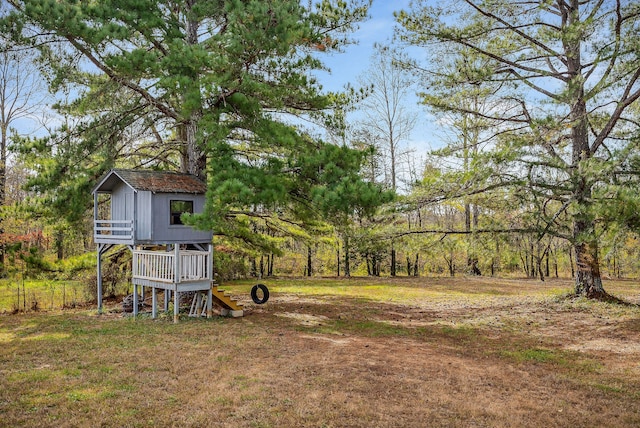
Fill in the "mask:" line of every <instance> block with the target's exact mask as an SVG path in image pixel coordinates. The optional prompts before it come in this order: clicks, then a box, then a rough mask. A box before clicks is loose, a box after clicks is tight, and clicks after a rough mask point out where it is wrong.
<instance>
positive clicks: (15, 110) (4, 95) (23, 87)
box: [0, 44, 46, 269]
mask: <svg viewBox="0 0 640 428" xmlns="http://www.w3.org/2000/svg"><path fill="white" fill-rule="evenodd" d="M45 93H46V91H45V88H44V87H43V84H42V79H41V76H40V72H39V71H38V69H37V68H36V66H35V64H34V62H33V57H32V56H31V53H30V51H29V50H27V49H24V48H13V49H11V47H10V46H7V45H6V44H5V48H4V49H3V50H1V51H0V207H3V206H4V205H5V204H6V199H7V167H8V147H9V139H10V134H11V132H12V127H13V126H17V125H18V124H19V123H20V122H22V124H23V126H28V125H24V124H25V122H24V121H25V120H26V119H28V118H29V117H32V116H33V115H34V114H35V113H36V111H37V110H38V109H40V108H41V107H42V103H43V100H44V95H43V94H45ZM16 132H17V131H16ZM2 222H3V218H2V216H0V234H2V233H3V232H4V227H3V225H2ZM4 261H5V254H4V245H3V244H0V269H4Z"/></svg>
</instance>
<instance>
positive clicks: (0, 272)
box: [0, 117, 8, 278]
mask: <svg viewBox="0 0 640 428" xmlns="http://www.w3.org/2000/svg"><path fill="white" fill-rule="evenodd" d="M0 128H1V129H0V132H1V135H0V208H4V205H5V203H6V200H7V196H6V195H7V193H6V190H7V142H8V140H7V138H8V136H7V131H8V125H7V124H5V120H4V117H3V118H2V126H0ZM2 235H4V216H3V215H2V214H0V278H1V277H4V276H5V273H6V269H5V266H4V264H5V258H6V257H5V245H4V239H2V238H3V236H2Z"/></svg>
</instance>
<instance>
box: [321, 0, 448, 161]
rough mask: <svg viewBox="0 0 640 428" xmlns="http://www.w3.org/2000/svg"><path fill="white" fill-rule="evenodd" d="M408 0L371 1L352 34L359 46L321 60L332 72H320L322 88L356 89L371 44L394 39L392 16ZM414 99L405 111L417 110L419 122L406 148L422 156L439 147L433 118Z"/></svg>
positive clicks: (368, 56) (336, 89) (369, 57)
mask: <svg viewBox="0 0 640 428" xmlns="http://www.w3.org/2000/svg"><path fill="white" fill-rule="evenodd" d="M409 3H410V0H373V4H372V7H371V9H370V12H369V15H370V18H369V19H368V20H366V21H365V22H362V23H361V24H360V28H359V30H358V31H356V32H355V33H354V34H353V35H352V39H354V40H356V41H357V42H358V43H357V44H355V45H351V46H348V47H347V48H346V50H345V52H343V53H336V54H329V55H326V56H323V57H321V59H322V60H323V61H324V63H325V64H326V65H327V66H328V67H329V68H330V69H331V73H321V74H319V75H318V79H319V81H320V83H321V84H322V86H323V88H324V89H326V90H329V91H340V90H341V89H343V88H344V87H345V85H347V84H351V85H352V86H354V87H356V88H357V87H358V77H360V76H362V75H363V74H365V73H366V72H367V69H368V68H369V65H370V63H371V55H372V54H373V51H374V45H375V44H376V43H378V44H389V43H391V41H392V38H393V29H394V26H395V25H396V22H395V19H394V16H393V13H394V11H400V10H402V9H404V10H408V9H409ZM417 101H418V100H417V97H416V98H415V99H413V100H411V102H410V103H409V105H408V106H407V109H415V110H417V111H418V121H417V123H416V127H415V128H414V131H413V133H412V135H411V138H410V140H409V141H407V142H406V143H405V144H406V146H405V148H410V149H413V150H414V151H415V154H416V156H419V157H421V158H423V157H425V155H426V153H427V152H428V151H429V150H431V149H433V148H436V147H439V146H440V145H441V144H442V143H441V138H440V137H438V132H437V127H436V126H435V125H434V120H433V118H432V117H431V116H430V115H429V114H428V113H427V112H426V110H425V109H424V107H422V106H420V105H418V104H417Z"/></svg>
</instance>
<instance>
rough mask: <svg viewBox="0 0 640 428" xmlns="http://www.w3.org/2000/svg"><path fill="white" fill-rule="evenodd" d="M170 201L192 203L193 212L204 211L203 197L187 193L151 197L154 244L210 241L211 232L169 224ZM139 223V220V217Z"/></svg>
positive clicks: (158, 194) (160, 194) (159, 194)
mask: <svg viewBox="0 0 640 428" xmlns="http://www.w3.org/2000/svg"><path fill="white" fill-rule="evenodd" d="M172 200H179V201H193V212H194V213H201V212H202V211H203V210H204V195H193V194H188V193H156V194H154V195H153V202H152V207H153V208H152V209H153V216H151V217H152V218H153V223H152V231H153V232H152V238H151V240H152V241H153V242H154V243H159V244H160V243H167V244H172V243H179V242H192V243H205V242H210V241H211V236H212V234H211V232H209V231H202V230H196V229H194V228H192V227H190V226H185V225H182V224H175V225H174V224H169V223H170V217H171V211H170V205H169V202H170V201H172ZM138 218H139V221H140V220H141V219H140V217H138Z"/></svg>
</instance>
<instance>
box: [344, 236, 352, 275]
mask: <svg viewBox="0 0 640 428" xmlns="http://www.w3.org/2000/svg"><path fill="white" fill-rule="evenodd" d="M349 253H350V251H349V235H344V276H346V277H350V276H351V264H350V263H349Z"/></svg>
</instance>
